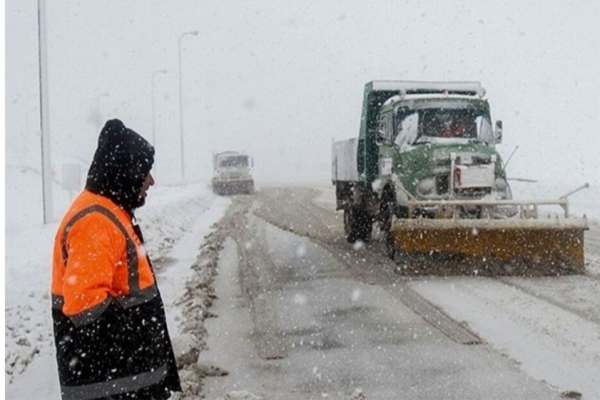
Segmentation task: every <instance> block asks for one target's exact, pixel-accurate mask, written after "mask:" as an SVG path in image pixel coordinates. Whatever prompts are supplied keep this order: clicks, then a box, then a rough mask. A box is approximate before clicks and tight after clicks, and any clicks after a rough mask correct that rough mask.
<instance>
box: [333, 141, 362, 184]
mask: <svg viewBox="0 0 600 400" xmlns="http://www.w3.org/2000/svg"><path fill="white" fill-rule="evenodd" d="M357 153H358V139H356V138H354V139H348V140H340V141H338V142H333V145H332V149H331V179H332V181H351V182H356V181H358V165H357V159H358V158H357Z"/></svg>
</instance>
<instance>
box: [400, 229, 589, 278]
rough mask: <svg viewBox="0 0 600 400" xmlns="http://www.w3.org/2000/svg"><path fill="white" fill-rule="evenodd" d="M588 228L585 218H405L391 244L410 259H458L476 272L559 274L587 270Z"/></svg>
mask: <svg viewBox="0 0 600 400" xmlns="http://www.w3.org/2000/svg"><path fill="white" fill-rule="evenodd" d="M586 229H587V221H586V220H585V218H583V219H574V218H566V219H546V220H544V219H497V220H495V219H424V218H421V219H401V220H397V222H396V223H395V224H394V226H393V227H392V229H391V232H390V233H391V235H390V239H391V241H392V243H390V245H392V246H393V247H394V248H395V249H396V250H399V253H400V254H405V255H407V256H409V257H410V256H411V255H420V256H421V259H422V258H423V257H427V256H429V257H430V258H431V257H434V258H435V259H436V260H438V261H439V260H443V261H446V262H456V261H458V262H459V263H460V265H462V266H467V268H471V270H472V271H474V273H483V274H485V273H486V272H488V273H489V274H492V275H495V274H518V275H522V274H524V275H555V274H562V273H577V272H583V270H584V245H583V243H584V242H583V236H584V235H583V234H584V231H585V230H586ZM428 265H429V266H431V265H432V264H431V263H429V264H426V265H425V266H423V267H420V269H421V271H420V272H421V273H428V271H427V269H428V268H429V267H428ZM447 266H448V265H447V263H446V267H447ZM435 268H436V267H433V268H432V269H435ZM437 272H440V271H431V273H437ZM446 272H450V271H448V270H447V271H446ZM459 272H463V273H464V272H468V271H464V270H463V271H459Z"/></svg>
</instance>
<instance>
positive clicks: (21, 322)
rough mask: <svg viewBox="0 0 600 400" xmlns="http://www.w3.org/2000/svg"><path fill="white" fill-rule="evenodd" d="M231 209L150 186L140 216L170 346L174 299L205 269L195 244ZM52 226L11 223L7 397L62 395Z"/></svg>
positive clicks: (200, 192)
mask: <svg viewBox="0 0 600 400" xmlns="http://www.w3.org/2000/svg"><path fill="white" fill-rule="evenodd" d="M228 205H229V200H228V199H225V198H220V197H216V196H214V195H213V194H212V193H211V192H210V191H209V189H208V188H207V187H206V186H205V185H203V184H194V185H187V186H174V187H157V188H152V189H151V191H150V193H149V196H148V201H147V204H146V205H145V206H144V207H143V208H141V209H140V210H139V211H138V212H137V219H138V222H139V223H140V225H141V228H142V231H143V233H144V238H145V240H146V250H147V251H148V253H149V255H150V258H151V259H152V260H153V262H154V264H155V269H156V271H157V277H158V278H157V279H158V283H159V288H160V290H161V292H162V295H163V300H164V302H165V306H166V308H167V317H168V318H169V329H170V332H171V335H172V337H173V340H174V341H178V340H179V338H178V337H179V335H180V334H181V333H182V329H180V327H179V326H178V325H179V323H178V321H176V320H175V318H177V317H176V316H177V315H179V316H181V315H182V314H184V313H183V312H181V311H179V310H178V308H179V307H183V305H182V304H183V303H177V299H179V298H180V297H181V296H182V295H183V294H184V293H186V290H189V289H185V285H186V281H187V280H188V279H189V277H190V274H192V272H194V270H195V271H196V274H200V275H202V268H204V267H205V265H195V264H194V262H195V260H196V259H197V257H198V254H199V253H200V245H201V244H202V242H203V238H204V237H205V235H207V234H208V233H209V232H210V230H211V226H212V225H213V224H214V223H215V222H217V221H218V220H219V219H220V218H221V217H222V216H223V215H224V213H225V210H226V208H227V206H228ZM60 212H64V210H62V211H60ZM60 212H59V213H60ZM56 228H57V223H53V224H48V225H37V226H14V225H13V226H11V227H10V228H9V229H8V230H7V232H6V235H7V236H6V244H7V246H6V247H7V257H6V308H5V315H6V347H5V350H6V355H5V367H6V373H5V374H6V375H5V379H6V384H7V387H6V396H7V398H15V399H17V398H19V399H21V398H46V399H58V398H59V388H58V376H57V373H56V362H55V359H54V345H53V340H54V339H53V335H52V321H51V317H50V296H49V286H50V274H51V252H52V243H53V239H54V234H55V231H56ZM192 265H195V267H194V270H192V269H191V268H190V267H191V266H192ZM175 303H177V304H179V305H176V304H175ZM179 319H180V320H181V317H179ZM184 330H185V329H184ZM196 345H198V343H196Z"/></svg>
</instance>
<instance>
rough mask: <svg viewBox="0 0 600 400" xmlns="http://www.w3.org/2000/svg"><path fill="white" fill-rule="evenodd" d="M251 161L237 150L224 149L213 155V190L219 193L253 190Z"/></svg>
mask: <svg viewBox="0 0 600 400" xmlns="http://www.w3.org/2000/svg"><path fill="white" fill-rule="evenodd" d="M252 164H253V161H252V158H251V157H250V156H248V155H247V154H243V153H238V152H237V151H224V152H221V153H217V154H214V155H213V177H212V182H211V183H212V189H213V192H215V193H216V194H219V195H224V194H237V193H246V194H250V193H253V192H254V179H253V178H252V172H251V169H252V166H253V165H252Z"/></svg>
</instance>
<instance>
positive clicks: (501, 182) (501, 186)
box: [496, 178, 508, 192]
mask: <svg viewBox="0 0 600 400" xmlns="http://www.w3.org/2000/svg"><path fill="white" fill-rule="evenodd" d="M507 187H508V183H506V179H504V178H496V190H498V191H499V192H504V191H506V188H507Z"/></svg>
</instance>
